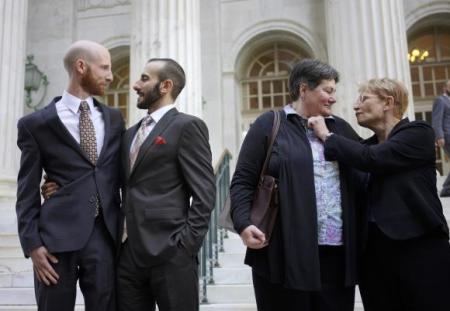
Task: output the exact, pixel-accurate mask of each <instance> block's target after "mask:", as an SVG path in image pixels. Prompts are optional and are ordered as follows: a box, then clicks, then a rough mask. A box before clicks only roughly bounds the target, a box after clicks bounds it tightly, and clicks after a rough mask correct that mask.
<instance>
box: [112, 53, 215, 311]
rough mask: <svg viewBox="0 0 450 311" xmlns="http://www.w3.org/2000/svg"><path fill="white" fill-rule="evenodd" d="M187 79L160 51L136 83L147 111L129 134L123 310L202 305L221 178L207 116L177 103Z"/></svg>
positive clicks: (120, 273)
mask: <svg viewBox="0 0 450 311" xmlns="http://www.w3.org/2000/svg"><path fill="white" fill-rule="evenodd" d="M184 84H185V75H184V71H183V69H182V68H181V66H180V65H179V64H178V63H177V62H175V61H174V60H172V59H164V58H159V59H150V60H149V61H148V62H147V64H146V66H145V67H144V71H143V72H142V74H141V78H140V79H139V80H138V81H137V82H136V83H135V84H134V87H133V88H134V90H135V91H136V92H137V94H138V96H139V98H138V102H137V106H138V108H139V109H146V110H147V115H146V116H145V117H144V118H143V119H142V120H141V121H140V122H139V123H138V124H136V125H135V126H133V127H131V128H130V129H129V130H127V131H126V133H125V134H124V135H123V139H122V147H121V157H122V171H123V173H124V175H125V177H124V187H123V196H122V200H123V201H122V204H123V209H124V213H125V217H126V226H125V230H124V233H123V238H122V240H123V241H124V243H123V244H122V248H121V254H120V259H119V264H118V270H117V280H118V285H117V290H118V302H119V309H120V310H121V311H141V310H142V311H147V310H155V305H158V309H159V310H160V311H179V310H183V311H194V310H198V309H199V301H198V275H197V252H198V251H199V249H200V246H201V245H202V242H203V238H204V236H205V234H206V232H207V230H208V224H209V219H210V214H211V211H212V209H213V207H214V198H215V182H214V173H213V169H212V166H211V151H210V146H209V142H208V129H207V128H206V125H205V123H204V122H203V121H202V120H200V119H199V118H196V117H194V116H190V115H187V114H184V113H181V112H178V110H177V109H176V108H175V105H174V102H175V100H176V98H177V96H178V94H179V93H180V92H181V90H182V89H183V87H184Z"/></svg>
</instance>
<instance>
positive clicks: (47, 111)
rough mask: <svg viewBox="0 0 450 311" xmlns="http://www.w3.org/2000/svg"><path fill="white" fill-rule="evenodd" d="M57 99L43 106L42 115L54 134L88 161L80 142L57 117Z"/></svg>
mask: <svg viewBox="0 0 450 311" xmlns="http://www.w3.org/2000/svg"><path fill="white" fill-rule="evenodd" d="M58 100H60V97H59V98H55V99H54V100H53V101H52V102H51V103H50V104H49V105H48V106H47V107H45V108H44V110H42V115H43V117H44V119H45V121H46V122H47V124H48V125H49V127H50V128H52V129H53V131H54V132H55V134H56V135H58V136H59V137H60V138H61V139H62V140H63V141H64V142H66V143H67V144H68V145H69V146H71V147H72V148H73V149H74V150H75V151H77V152H78V153H79V154H81V155H82V156H83V157H84V158H85V159H86V160H87V161H88V162H89V163H90V161H89V158H88V156H87V154H86V153H85V152H84V151H83V150H81V147H80V144H79V143H78V142H77V141H76V140H75V138H74V137H73V136H72V134H70V132H69V131H68V130H67V128H66V126H65V125H64V124H63V123H62V122H61V119H60V118H59V117H58V113H57V112H56V105H55V104H56V102H57V101H58Z"/></svg>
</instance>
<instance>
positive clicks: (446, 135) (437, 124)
mask: <svg viewBox="0 0 450 311" xmlns="http://www.w3.org/2000/svg"><path fill="white" fill-rule="evenodd" d="M431 122H432V124H433V129H434V133H435V134H436V144H437V145H438V146H439V147H440V148H443V149H444V152H445V154H446V155H447V156H450V80H448V81H447V82H446V83H445V85H444V93H443V94H442V95H441V96H438V97H437V98H436V100H435V101H434V103H433V110H432V115H431ZM440 196H441V197H450V173H449V175H448V176H447V178H446V179H445V181H444V183H443V185H442V190H441V193H440Z"/></svg>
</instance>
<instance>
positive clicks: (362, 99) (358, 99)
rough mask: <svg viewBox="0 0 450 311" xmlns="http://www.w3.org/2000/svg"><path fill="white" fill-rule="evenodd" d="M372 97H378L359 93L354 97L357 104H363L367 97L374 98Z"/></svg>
mask: <svg viewBox="0 0 450 311" xmlns="http://www.w3.org/2000/svg"><path fill="white" fill-rule="evenodd" d="M374 97H378V96H377V95H360V96H358V98H357V99H356V103H357V104H364V102H365V101H366V100H368V99H369V98H374Z"/></svg>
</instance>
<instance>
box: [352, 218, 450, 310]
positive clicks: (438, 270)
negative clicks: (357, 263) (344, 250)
mask: <svg viewBox="0 0 450 311" xmlns="http://www.w3.org/2000/svg"><path fill="white" fill-rule="evenodd" d="M360 291H361V297H362V300H363V304H364V310H365V311H381V310H382V311H428V310H430V311H431V310H432V311H449V310H450V245H449V242H448V240H447V238H446V237H445V236H444V235H443V234H441V233H438V232H436V233H430V234H428V235H425V236H421V237H417V238H413V239H408V240H400V241H399V240H392V239H390V238H389V237H387V236H386V235H385V234H384V233H383V232H382V231H381V230H380V229H379V228H378V227H377V226H376V224H374V223H371V224H370V225H369V239H368V246H367V250H366V252H365V255H364V259H363V264H362V274H361V284H360Z"/></svg>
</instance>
